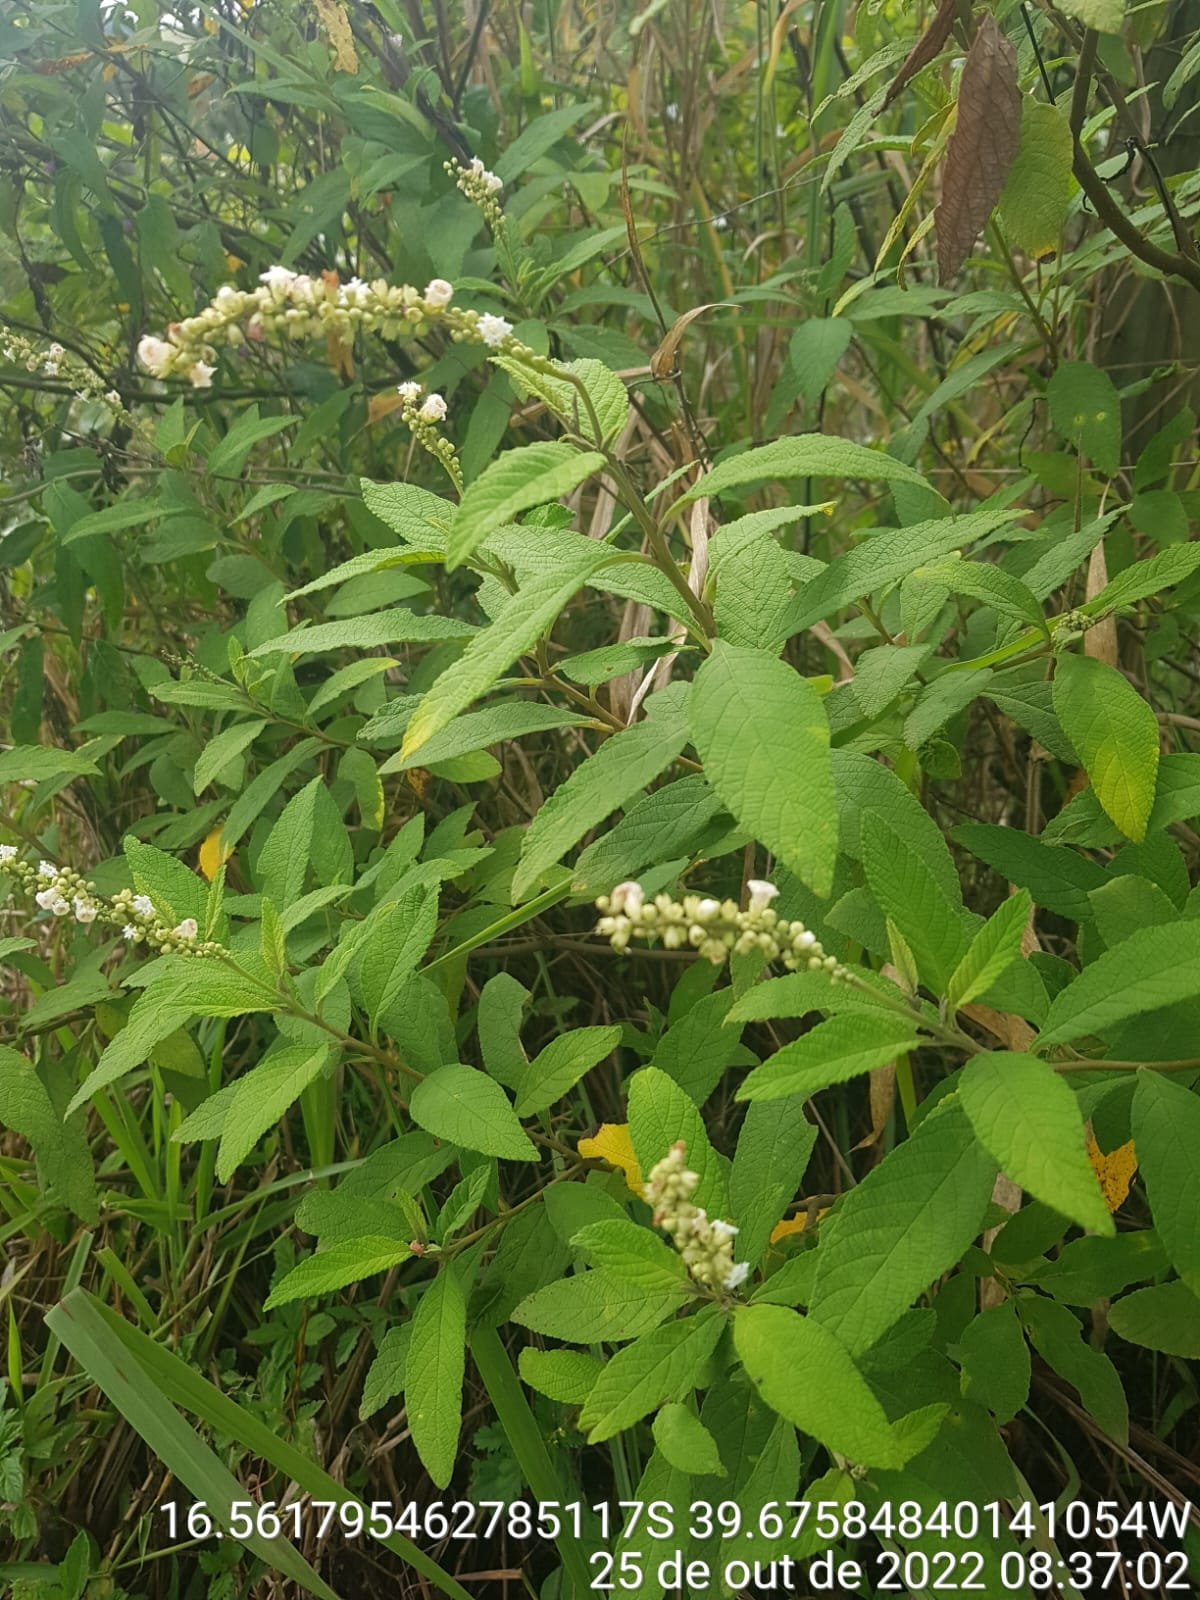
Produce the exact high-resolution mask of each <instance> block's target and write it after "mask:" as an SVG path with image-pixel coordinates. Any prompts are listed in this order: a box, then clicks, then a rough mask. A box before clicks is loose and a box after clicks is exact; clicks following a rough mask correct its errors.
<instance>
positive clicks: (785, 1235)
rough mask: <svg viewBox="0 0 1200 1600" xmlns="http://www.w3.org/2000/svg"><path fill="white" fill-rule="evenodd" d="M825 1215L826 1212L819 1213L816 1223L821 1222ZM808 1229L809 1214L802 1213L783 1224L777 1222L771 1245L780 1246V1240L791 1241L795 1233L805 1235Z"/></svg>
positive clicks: (772, 1233)
mask: <svg viewBox="0 0 1200 1600" xmlns="http://www.w3.org/2000/svg"><path fill="white" fill-rule="evenodd" d="M824 1215H825V1212H824V1211H818V1212H817V1215H816V1221H818V1222H820V1220H821V1218H822V1217H823V1216H824ZM807 1227H808V1212H807V1211H801V1212H800V1213H799V1215H798V1216H795V1217H788V1218H786V1219H785V1220H784V1221H783V1222H777V1223H776V1224H775V1226H774V1227H773V1228H772V1229H771V1243H772V1244H778V1243H779V1241H780V1239H789V1238H790V1237H791V1236H792V1234H794V1233H803V1232H804V1230H805V1228H807Z"/></svg>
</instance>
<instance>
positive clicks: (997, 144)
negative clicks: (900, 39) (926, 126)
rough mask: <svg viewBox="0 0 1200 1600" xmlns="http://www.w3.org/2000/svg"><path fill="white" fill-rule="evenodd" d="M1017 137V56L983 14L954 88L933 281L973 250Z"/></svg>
mask: <svg viewBox="0 0 1200 1600" xmlns="http://www.w3.org/2000/svg"><path fill="white" fill-rule="evenodd" d="M1020 137H1021V87H1020V84H1019V83H1018V82H1017V53H1016V51H1015V50H1014V49H1013V47H1012V45H1011V44H1010V42H1009V40H1008V38H1007V37H1006V35H1005V34H1003V33H1001V31H1000V29H999V28H998V27H997V26H996V22H995V19H994V18H993V17H992V15H991V13H990V12H985V13H984V15H983V17H982V19H981V20H980V23H979V28H978V31H977V32H976V34H975V38H974V41H973V43H972V45H971V48H970V50H969V51H968V53H967V59H966V63H965V64H964V66H963V71H962V79H961V81H960V83H959V88H958V121H957V124H956V126H955V129H954V133H953V135H952V136H951V139H950V144H949V148H948V149H947V151H946V167H945V172H944V175H943V179H942V198H941V200H940V201H939V202H938V206H937V210H936V212H935V213H934V216H935V218H936V222H937V241H938V282H939V283H946V282H947V281H948V280H949V279H951V278H952V277H953V276H954V274H955V273H956V272H957V271H958V269H959V268H960V267H961V266H962V264H963V262H964V261H965V260H966V259H967V257H968V256H969V255H970V253H971V250H972V249H973V248H974V245H975V241H976V239H978V237H979V235H980V233H981V232H982V231H983V226H984V224H985V223H986V222H987V219H988V218H989V217H990V216H991V214H992V208H993V207H994V206H995V204H996V202H997V200H999V198H1000V196H1001V194H1002V193H1003V190H1004V184H1005V181H1006V180H1007V178H1008V169H1009V168H1010V167H1011V166H1012V163H1013V158H1014V156H1015V155H1016V153H1017V146H1018V144H1019V143H1020Z"/></svg>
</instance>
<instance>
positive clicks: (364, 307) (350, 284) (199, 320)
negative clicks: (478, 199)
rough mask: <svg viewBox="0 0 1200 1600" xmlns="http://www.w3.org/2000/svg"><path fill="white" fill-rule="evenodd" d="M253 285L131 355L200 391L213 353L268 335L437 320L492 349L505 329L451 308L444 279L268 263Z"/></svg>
mask: <svg viewBox="0 0 1200 1600" xmlns="http://www.w3.org/2000/svg"><path fill="white" fill-rule="evenodd" d="M259 284H260V287H259V288H257V289H235V288H234V287H233V286H232V285H231V284H226V285H225V286H224V287H223V288H220V289H218V290H217V293H216V295H215V297H214V298H213V300H212V301H211V303H210V304H209V305H207V306H205V307H204V309H203V310H202V311H198V312H197V313H196V315H195V316H194V317H185V318H184V320H183V321H182V322H173V323H172V324H171V325H170V327H169V328H168V329H167V337H166V338H165V339H160V338H158V337H156V336H155V335H153V334H149V333H148V334H145V335H144V336H143V338H142V339H141V340H140V341H139V343H138V359H139V361H140V362H141V363H142V365H143V366H144V367H145V369H146V371H147V372H149V373H151V374H152V375H153V376H154V377H156V378H169V377H185V378H188V379H189V380H190V381H191V383H192V385H193V386H194V387H195V388H197V389H207V388H210V387H211V385H212V380H213V374H214V372H215V371H216V369H217V368H216V364H217V359H218V353H219V351H220V350H222V349H229V350H240V349H243V348H244V347H246V346H247V345H249V344H262V343H264V342H265V341H267V340H268V339H270V338H272V337H282V338H286V339H296V340H298V339H311V338H315V337H325V338H332V339H334V340H336V341H337V342H339V343H342V344H347V343H349V342H350V341H351V340H352V339H353V338H354V336H355V335H356V334H357V333H358V332H360V331H362V332H373V333H379V334H382V335H383V337H384V338H387V339H400V338H412V337H415V336H417V335H419V334H423V333H425V332H427V331H428V329H429V328H431V327H433V326H434V325H441V326H442V327H444V328H445V329H446V330H447V332H448V333H449V335H450V337H451V339H453V340H455V341H457V342H461V341H469V342H472V343H482V344H486V345H488V346H489V347H491V348H496V347H498V346H500V345H503V344H505V343H506V342H507V341H508V340H509V339H510V337H511V334H512V324H511V323H509V322H507V321H506V320H505V319H504V318H503V317H497V316H494V315H493V314H492V313H491V312H482V313H480V312H478V311H466V310H463V309H461V308H460V307H457V306H455V305H453V304H452V301H453V298H454V285H453V284H451V283H448V282H447V281H446V279H445V278H434V279H433V281H432V282H431V283H429V284H427V285H426V287H425V289H424V290H420V289H414V288H413V286H412V285H411V284H407V283H402V284H389V283H388V282H387V281H386V279H384V278H376V279H374V280H372V282H370V283H365V282H364V281H363V279H361V278H351V279H349V280H348V281H347V282H346V283H342V282H341V280H340V279H339V278H338V275H337V273H336V272H323V273H321V274H320V276H319V277H315V278H314V277H310V276H309V275H308V274H307V273H303V272H293V271H292V269H291V268H290V267H268V268H267V270H266V272H264V273H263V274H262V275H261V277H260V279H259Z"/></svg>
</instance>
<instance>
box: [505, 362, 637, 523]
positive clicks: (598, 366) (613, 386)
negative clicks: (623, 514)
mask: <svg viewBox="0 0 1200 1600" xmlns="http://www.w3.org/2000/svg"><path fill="white" fill-rule="evenodd" d="M492 365H493V366H496V367H500V368H501V370H502V371H504V372H507V373H508V375H509V376H510V377H511V378H512V379H513V381H514V382H515V384H516V386H517V390H518V393H520V394H523V395H524V394H536V395H537V396H538V398H539V399H541V400H544V401H545V402H546V404H547V405H548V406H549V407H550V409H551V411H553V412H554V413H555V414H556V415H557V416H558V417H560V418H561V419H562V421H563V422H565V423H566V424H567V426H568V427H569V428H570V429H571V430H572V432H574V433H579V434H582V435H584V437H585V438H587V439H588V440H589V442H590V443H592V444H606V443H607V442H608V441H609V440H610V439H615V438H616V436H617V435H618V434H619V433H620V431H621V429H622V428H623V427H624V426H625V422H626V420H627V418H628V416H629V396H628V394H627V393H626V390H625V385H624V384H623V383H622V382H621V379H620V378H619V377H618V376H617V374H616V373H615V372H612V371H611V370H610V369H609V368H608V367H606V366H605V365H604V364H603V362H600V361H595V360H591V359H589V358H587V357H584V358H583V359H581V360H579V361H568V362H565V363H562V364H560V363H558V362H556V363H555V366H556V367H557V369H558V370H559V371H560V372H563V373H567V372H570V373H573V374H574V376H575V377H576V378H577V379H578V380H579V382H580V383H581V384H582V385H583V387H584V389H585V391H586V393H587V397H588V400H589V401H590V402H591V407H592V411H594V412H595V414H596V425H597V426H598V429H599V437H598V438H597V437H596V433H597V426H593V423H592V418H591V415H590V414H589V412H588V408H587V406H586V405H585V403H584V400H583V396H582V395H581V394H580V392H579V390H578V388H576V386H575V384H574V383H572V382H571V381H570V379H568V378H566V377H563V378H559V377H555V376H554V375H553V374H551V373H549V372H546V371H544V370H538V371H536V372H535V371H532V370H531V369H530V367H529V366H528V365H527V364H526V363H524V362H523V361H522V360H521V359H520V357H509V356H504V355H501V356H493V357H492ZM527 448H534V447H533V446H528V447H527ZM601 464H603V463H601ZM535 503H540V502H535ZM504 520H505V521H508V520H509V519H508V518H505V519H504Z"/></svg>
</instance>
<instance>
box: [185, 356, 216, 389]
mask: <svg viewBox="0 0 1200 1600" xmlns="http://www.w3.org/2000/svg"><path fill="white" fill-rule="evenodd" d="M216 370H217V369H216V367H210V366H209V364H208V362H207V361H197V362H196V364H195V365H194V366H193V368H192V370H191V371H190V372H189V373H188V377H189V378H190V379H191V380H192V388H193V389H211V388H212V381H213V373H214V372H215V371H216Z"/></svg>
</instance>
